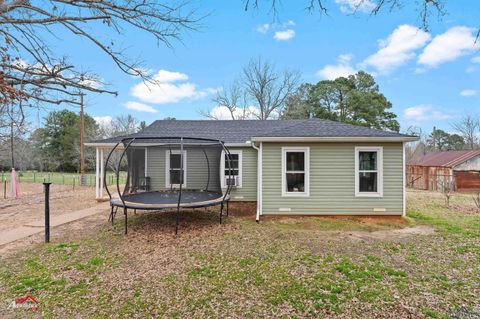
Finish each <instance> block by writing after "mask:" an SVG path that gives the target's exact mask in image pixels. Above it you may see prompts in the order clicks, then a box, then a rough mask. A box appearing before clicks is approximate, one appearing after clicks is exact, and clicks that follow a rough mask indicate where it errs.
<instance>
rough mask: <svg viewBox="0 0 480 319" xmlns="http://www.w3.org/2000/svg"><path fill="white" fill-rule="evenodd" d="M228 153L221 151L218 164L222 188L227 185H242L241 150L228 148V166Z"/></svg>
mask: <svg viewBox="0 0 480 319" xmlns="http://www.w3.org/2000/svg"><path fill="white" fill-rule="evenodd" d="M227 156H228V155H227V154H226V153H225V152H222V161H221V164H220V166H221V167H220V170H221V178H222V180H221V183H222V188H226V187H227V186H228V185H231V186H234V187H237V188H241V187H242V151H241V150H230V166H229V165H228V157H227Z"/></svg>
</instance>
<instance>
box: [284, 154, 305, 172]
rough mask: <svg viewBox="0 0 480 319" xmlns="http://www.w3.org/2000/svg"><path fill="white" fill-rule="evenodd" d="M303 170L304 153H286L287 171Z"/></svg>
mask: <svg viewBox="0 0 480 319" xmlns="http://www.w3.org/2000/svg"><path fill="white" fill-rule="evenodd" d="M303 170H305V153H304V152H287V171H303Z"/></svg>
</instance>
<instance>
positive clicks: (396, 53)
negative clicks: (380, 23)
mask: <svg viewBox="0 0 480 319" xmlns="http://www.w3.org/2000/svg"><path fill="white" fill-rule="evenodd" d="M429 40H430V34H429V33H427V32H425V31H423V30H421V29H419V28H417V27H414V26H411V25H408V24H403V25H400V26H398V27H397V28H396V29H395V30H394V31H393V32H392V33H391V34H390V35H389V36H388V38H387V39H384V40H379V41H378V44H379V47H380V49H379V50H378V51H377V52H376V53H375V54H373V55H371V56H369V57H368V58H366V59H365V61H363V63H362V64H361V65H362V67H369V66H370V67H373V68H375V69H376V70H377V71H378V72H379V73H383V74H385V73H389V72H391V71H393V70H394V69H396V68H397V67H399V66H400V65H402V64H404V63H405V62H407V61H408V60H411V59H413V58H414V57H415V50H416V49H419V48H421V47H423V46H424V45H425V44H426V43H427V42H428V41H429Z"/></svg>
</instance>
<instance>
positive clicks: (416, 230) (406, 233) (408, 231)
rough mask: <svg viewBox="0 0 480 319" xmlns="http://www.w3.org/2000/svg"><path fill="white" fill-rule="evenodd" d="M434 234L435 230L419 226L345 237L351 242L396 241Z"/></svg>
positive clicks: (350, 234) (359, 233) (352, 234)
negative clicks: (351, 240)
mask: <svg viewBox="0 0 480 319" xmlns="http://www.w3.org/2000/svg"><path fill="white" fill-rule="evenodd" d="M434 233H435V229H434V228H433V227H430V226H425V225H421V226H416V227H407V228H401V229H388V230H378V231H373V232H365V231H353V232H349V233H348V235H347V237H349V238H351V239H353V240H381V241H398V240H402V239H405V238H409V237H413V236H419V235H432V234H434Z"/></svg>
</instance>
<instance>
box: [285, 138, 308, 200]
mask: <svg viewBox="0 0 480 319" xmlns="http://www.w3.org/2000/svg"><path fill="white" fill-rule="evenodd" d="M288 152H303V153H305V156H304V161H305V162H304V171H303V172H302V173H303V174H305V179H304V183H305V185H304V187H305V190H304V191H303V192H287V189H286V186H287V178H286V177H287V176H286V174H287V171H286V168H287V166H286V165H287V157H286V156H287V153H288ZM308 196H310V147H308V146H307V147H303V146H301V147H300V146H284V147H282V197H308Z"/></svg>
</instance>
